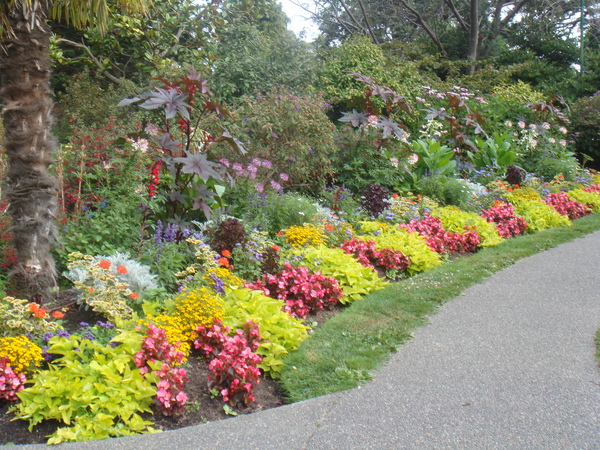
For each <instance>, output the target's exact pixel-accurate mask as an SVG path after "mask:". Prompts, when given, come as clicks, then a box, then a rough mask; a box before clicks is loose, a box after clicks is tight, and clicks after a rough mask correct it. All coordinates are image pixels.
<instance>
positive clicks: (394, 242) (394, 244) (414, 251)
mask: <svg viewBox="0 0 600 450" xmlns="http://www.w3.org/2000/svg"><path fill="white" fill-rule="evenodd" d="M378 225H379V226H378ZM381 225H382V224H378V223H377V222H362V223H361V230H371V231H370V234H371V235H369V237H368V238H369V239H373V240H374V241H375V243H376V244H377V249H378V250H381V249H382V248H391V249H392V250H396V251H400V252H402V253H403V254H404V255H405V256H408V257H409V259H410V265H409V266H408V268H407V269H406V271H407V272H408V274H409V275H414V274H415V273H419V272H423V271H425V270H429V269H433V268H434V267H436V266H439V265H440V264H442V260H441V256H440V254H439V253H436V252H434V251H433V250H431V249H430V248H429V246H428V245H427V241H426V240H425V239H424V238H423V237H422V236H421V235H419V233H416V232H415V233H409V232H408V231H406V229H398V228H396V227H390V226H383V227H382V226H381Z"/></svg>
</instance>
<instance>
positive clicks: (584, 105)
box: [570, 91, 600, 165]
mask: <svg viewBox="0 0 600 450" xmlns="http://www.w3.org/2000/svg"><path fill="white" fill-rule="evenodd" d="M570 118H571V123H572V125H573V131H574V132H575V133H576V134H575V136H576V137H575V142H576V146H577V151H578V152H579V153H580V154H586V155H589V156H591V157H593V158H594V159H595V160H596V161H597V162H596V165H598V163H599V161H600V91H598V92H596V93H595V94H594V95H592V96H590V97H583V98H580V99H579V100H577V101H576V102H575V103H573V105H571V116H570Z"/></svg>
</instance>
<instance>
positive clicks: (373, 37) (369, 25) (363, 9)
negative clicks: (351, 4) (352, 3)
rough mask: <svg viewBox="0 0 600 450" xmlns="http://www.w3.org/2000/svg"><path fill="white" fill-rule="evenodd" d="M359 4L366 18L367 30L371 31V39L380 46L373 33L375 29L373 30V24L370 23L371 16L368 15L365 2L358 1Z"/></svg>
mask: <svg viewBox="0 0 600 450" xmlns="http://www.w3.org/2000/svg"><path fill="white" fill-rule="evenodd" d="M358 4H359V5H360V10H361V12H362V15H363V17H364V18H365V23H366V24H367V30H369V34H370V35H371V39H373V42H374V43H375V45H379V41H378V40H377V37H376V36H375V34H374V33H373V29H372V28H371V24H370V23H369V16H368V15H367V11H365V5H364V3H363V1H362V0H358Z"/></svg>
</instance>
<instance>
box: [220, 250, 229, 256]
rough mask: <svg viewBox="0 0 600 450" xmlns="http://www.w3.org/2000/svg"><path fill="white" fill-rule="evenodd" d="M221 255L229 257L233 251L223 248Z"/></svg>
mask: <svg viewBox="0 0 600 450" xmlns="http://www.w3.org/2000/svg"><path fill="white" fill-rule="evenodd" d="M221 255H223V256H224V257H225V258H229V257H230V256H231V252H230V251H229V250H223V251H222V252H221Z"/></svg>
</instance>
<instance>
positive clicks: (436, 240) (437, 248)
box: [399, 216, 481, 253]
mask: <svg viewBox="0 0 600 450" xmlns="http://www.w3.org/2000/svg"><path fill="white" fill-rule="evenodd" d="M399 227H400V228H407V230H408V231H409V232H415V231H416V232H417V233H419V234H420V235H421V236H423V237H424V238H425V239H426V241H427V245H428V246H429V248H430V249H431V250H433V251H434V252H437V253H466V252H474V251H475V250H477V247H479V244H480V243H481V240H480V238H479V234H478V233H477V231H475V230H472V229H465V231H464V232H463V233H455V232H452V231H446V230H444V227H443V225H442V219H440V218H439V217H433V216H427V217H426V218H424V219H421V220H411V221H410V223H409V224H405V223H403V224H400V225H399Z"/></svg>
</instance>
